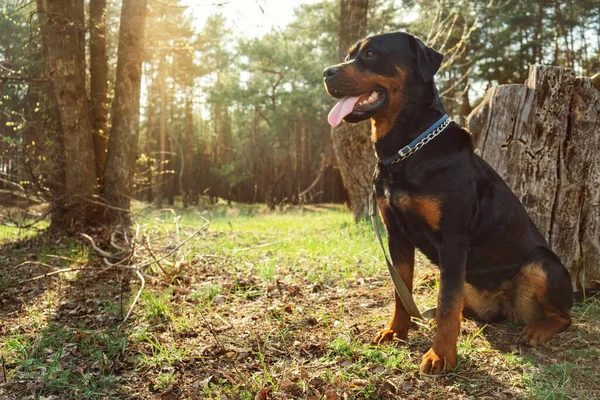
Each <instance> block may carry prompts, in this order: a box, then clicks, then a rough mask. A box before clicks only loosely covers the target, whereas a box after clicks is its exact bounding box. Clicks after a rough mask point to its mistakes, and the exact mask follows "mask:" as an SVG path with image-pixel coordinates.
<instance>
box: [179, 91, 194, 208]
mask: <svg viewBox="0 0 600 400" xmlns="http://www.w3.org/2000/svg"><path fill="white" fill-rule="evenodd" d="M185 91H186V100H185V128H184V136H183V149H182V151H181V153H182V154H181V163H182V164H181V182H180V190H181V194H182V200H183V206H184V207H187V206H188V205H189V204H190V201H191V194H192V160H193V158H194V107H193V101H194V100H193V99H194V90H193V86H192V85H191V84H190V86H187V87H186V88H185Z"/></svg>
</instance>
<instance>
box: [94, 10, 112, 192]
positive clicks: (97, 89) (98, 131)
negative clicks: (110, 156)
mask: <svg viewBox="0 0 600 400" xmlns="http://www.w3.org/2000/svg"><path fill="white" fill-rule="evenodd" d="M90 107H91V109H90V117H91V124H92V131H93V135H94V136H93V138H94V153H95V156H96V173H97V175H98V179H99V180H101V179H102V176H103V174H104V164H105V162H106V149H107V144H108V52H107V49H106V0H90Z"/></svg>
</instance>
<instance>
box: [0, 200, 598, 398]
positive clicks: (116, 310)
mask: <svg viewBox="0 0 600 400" xmlns="http://www.w3.org/2000/svg"><path fill="white" fill-rule="evenodd" d="M135 206H136V207H137V208H138V211H140V214H138V216H137V219H136V222H137V224H139V231H140V232H141V234H142V235H145V236H148V237H149V238H150V240H151V243H152V251H153V253H154V255H155V256H157V257H161V256H162V255H164V254H166V253H167V252H169V251H171V250H172V249H173V248H174V247H175V244H177V243H180V242H181V241H183V240H184V239H185V238H187V237H188V236H189V235H190V234H191V233H192V232H194V231H195V230H196V229H198V228H199V227H200V226H202V225H203V224H204V223H205V221H204V220H203V219H202V218H201V217H202V216H203V217H206V218H207V219H209V220H210V226H209V228H208V229H207V230H205V231H203V232H200V233H199V234H198V235H197V236H196V237H194V238H193V239H192V240H191V241H190V242H189V243H188V244H187V245H185V246H183V247H181V248H179V249H177V250H176V251H174V252H173V254H172V255H170V256H169V257H167V258H166V259H165V260H163V261H161V266H158V265H157V264H154V265H152V266H150V267H148V268H146V269H145V271H144V272H145V274H146V287H145V289H144V290H143V291H142V294H141V297H140V299H139V301H138V303H137V304H136V306H135V308H134V312H133V314H132V316H131V318H130V319H129V320H128V322H127V324H125V325H124V327H123V330H122V332H120V333H117V331H116V328H117V327H118V326H119V324H120V321H121V319H122V318H123V315H124V314H125V313H126V312H127V310H128V308H129V306H130V305H131V302H132V301H133V298H134V296H135V294H136V293H137V290H138V288H139V280H138V279H137V278H136V276H135V275H133V274H131V273H130V272H127V271H124V270H115V271H113V272H114V274H113V275H111V276H110V277H105V276H102V277H93V278H92V279H90V280H89V281H86V280H85V279H84V278H85V276H86V273H89V274H95V273H96V271H97V270H96V269H94V270H90V271H89V272H86V273H83V272H78V273H68V274H61V275H56V276H54V277H53V278H52V279H44V280H41V281H39V283H36V284H27V285H24V286H23V287H13V286H11V287H9V288H8V289H7V290H10V291H9V292H6V293H7V294H6V295H5V296H4V299H5V300H6V303H7V304H14V300H15V299H21V298H22V299H23V301H22V303H23V304H22V307H20V308H19V307H16V306H14V305H13V306H12V308H7V309H6V310H4V309H2V308H1V307H3V306H2V304H4V303H0V313H2V315H3V316H5V317H6V321H3V323H4V325H3V327H7V328H4V330H3V331H0V349H1V351H2V356H3V358H4V360H5V363H6V365H7V367H6V369H7V374H8V376H7V378H8V380H9V381H16V380H18V379H23V380H25V381H26V382H34V383H35V384H32V385H30V386H31V388H32V389H31V388H30V389H28V388H27V385H25V387H24V388H21V389H20V390H22V391H23V392H22V393H25V394H26V395H33V396H34V398H35V396H38V397H39V396H45V397H48V396H58V397H59V398H61V399H63V398H65V399H68V398H72V399H87V398H90V399H95V398H97V399H100V398H128V397H136V396H137V397H140V398H153V397H160V396H162V395H164V396H168V392H169V391H170V390H173V391H175V392H178V393H180V397H181V398H203V399H219V400H221V399H223V398H225V399H254V398H255V397H256V396H257V393H259V392H261V391H263V390H264V391H267V392H269V393H271V394H270V395H269V396H271V395H274V393H276V392H280V393H286V395H288V396H292V397H293V398H300V399H304V398H309V397H311V396H313V398H322V397H323V396H324V395H325V393H330V395H331V396H333V395H332V393H337V394H339V395H343V396H345V397H347V398H352V399H387V398H406V397H411V396H412V397H415V398H448V399H454V398H480V397H485V396H492V395H496V394H502V395H506V396H507V398H534V399H563V398H564V399H567V398H575V397H576V398H593V397H594V393H597V391H598V390H600V378H597V376H599V374H598V373H597V371H598V367H597V365H598V361H600V358H599V355H600V351H599V350H597V349H598V348H600V343H599V342H600V325H599V323H598V320H600V301H598V299H595V298H589V299H586V300H585V301H583V302H581V303H577V304H576V305H575V306H574V309H573V320H574V325H573V327H572V328H571V329H570V330H569V331H567V332H565V333H563V334H560V335H558V336H557V338H556V339H553V340H552V341H551V342H550V343H549V344H547V345H545V346H542V347H539V348H537V349H528V348H525V347H523V346H521V345H520V344H518V334H519V329H520V328H519V327H515V326H512V325H510V324H491V325H480V324H479V325H478V324H476V323H474V322H472V321H464V322H463V324H462V329H461V336H460V338H459V342H458V368H457V369H456V370H454V371H452V373H451V374H448V375H446V376H445V377H443V378H440V379H431V378H428V377H423V376H420V374H419V372H418V366H419V363H420V359H421V356H422V355H423V353H424V352H425V351H427V349H428V348H429V346H430V345H431V341H432V339H433V335H434V332H435V327H434V324H433V323H421V324H419V326H418V329H414V330H411V331H410V333H409V338H408V341H407V342H406V343H400V342H393V343H390V344H386V345H382V346H372V345H371V344H370V340H371V339H372V338H373V336H374V335H375V333H376V332H377V330H378V329H381V328H383V326H384V325H385V323H386V322H387V321H388V319H389V317H390V315H391V312H392V309H393V298H392V296H391V283H390V281H389V277H388V275H387V270H386V268H385V264H384V262H383V257H382V254H381V250H380V249H379V247H378V245H377V242H376V240H375V238H374V234H373V232H372V228H371V226H370V224H368V223H366V222H361V223H358V224H355V223H354V221H353V218H352V216H351V215H350V213H349V212H348V211H347V210H345V209H344V208H343V207H341V206H332V205H323V206H310V207H305V208H304V209H300V208H297V207H288V208H284V209H283V210H279V211H277V212H274V213H271V212H266V210H265V208H264V207H263V206H246V205H234V206H231V207H228V206H226V205H223V204H219V205H217V206H214V207H208V208H203V207H197V208H194V207H190V208H188V209H181V208H177V209H176V210H175V211H176V216H174V215H173V213H172V212H171V211H157V210H154V209H152V207H145V208H144V209H141V210H140V208H141V204H139V203H138V204H136V205H135ZM0 232H7V231H6V230H4V231H0ZM17 237H18V236H13V239H15V238H17ZM137 251H138V259H136V260H135V262H137V263H139V262H141V261H146V260H148V259H150V258H151V256H150V255H149V254H147V253H146V252H145V248H144V247H143V246H142V245H140V246H138V248H137ZM31 254H32V250H31V249H30V248H25V249H20V250H14V251H12V252H11V253H10V255H7V256H4V255H2V257H5V258H4V259H3V258H0V262H2V260H6V261H7V262H6V263H5V264H7V265H8V266H9V268H12V266H14V265H17V264H20V263H22V262H23V261H26V260H30V259H31V260H33V261H41V262H43V263H47V264H49V265H51V266H52V268H55V269H58V268H68V267H77V266H92V267H95V268H97V267H99V266H101V267H102V268H104V267H105V264H103V263H102V261H101V260H99V259H98V258H97V257H96V256H95V255H94V254H93V251H90V250H89V248H88V247H87V245H86V244H83V243H82V242H79V241H77V240H71V239H67V240H61V241H60V242H59V243H54V242H52V241H48V240H45V241H41V242H40V243H39V244H36V247H35V258H30V257H31ZM56 255H58V256H60V257H61V258H56V257H53V256H56ZM416 261H417V262H416V282H417V285H416V292H417V302H418V304H419V306H420V307H421V308H422V309H425V308H427V307H428V306H432V305H435V303H436V296H435V293H436V292H437V290H438V288H439V283H438V281H437V278H436V275H435V269H432V268H430V267H429V265H428V263H427V261H426V260H424V259H423V257H422V256H421V255H418V257H417V260H416ZM40 273H42V272H41V270H40V269H39V267H38V266H36V265H33V264H28V265H24V266H23V267H19V268H18V269H16V270H15V271H14V272H13V273H12V274H10V275H8V274H4V273H3V270H0V285H2V282H13V283H14V282H18V281H22V280H25V279H27V278H30V277H31V276H35V275H39V274H40ZM91 276H94V275H91ZM109 278H110V280H108V281H106V282H105V279H109ZM36 285H37V286H36ZM102 285H107V287H103V286H102ZM32 288H37V289H39V292H35V291H34V292H35V293H34V295H33V297H27V296H30V295H31V294H30V291H31V289H32ZM109 289H110V290H109ZM1 290H2V289H1V287H0V291H1ZM88 299H89V300H91V301H92V303H93V304H92V305H90V306H89V308H87V309H86V310H87V311H86V312H87V313H90V314H91V315H94V316H95V315H97V316H98V318H100V317H101V318H103V321H104V320H106V321H109V322H107V323H104V324H103V325H102V326H100V325H99V326H88V325H86V324H84V323H82V322H81V321H80V320H77V319H73V320H70V319H69V318H70V317H69V313H68V312H69V310H72V309H73V308H72V305H73V304H75V305H77V304H79V302H82V303H83V304H86V303H87V301H88ZM11 302H12V303H11ZM65 303H68V304H69V305H70V306H69V307H66V309H64V310H62V311H63V312H62V314H61V317H60V318H58V314H59V311H60V310H61V308H64V307H63V306H64V304H65ZM15 307H16V308H15ZM15 310H16V311H15ZM80 317H81V316H80ZM83 317H85V315H84V316H83ZM73 318H75V317H73ZM92 325H93V324H92ZM19 393H21V392H19ZM164 393H167V394H164ZM4 394H5V393H4V392H2V389H1V388H0V397H1V396H2V395H4ZM25 394H24V395H23V396H21V397H24V396H25ZM502 395H499V396H500V397H502ZM16 398H19V397H16ZM259 398H260V396H259ZM11 400H12V399H11Z"/></svg>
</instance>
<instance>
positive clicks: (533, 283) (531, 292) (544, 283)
mask: <svg viewBox="0 0 600 400" xmlns="http://www.w3.org/2000/svg"><path fill="white" fill-rule="evenodd" d="M572 305H573V287H572V285H571V279H570V277H569V273H568V271H567V269H566V268H565V267H564V266H563V265H562V263H561V262H560V260H559V259H558V257H557V256H556V255H555V254H554V253H552V252H551V251H550V250H548V249H545V248H538V249H536V250H535V251H534V252H533V253H532V254H530V256H529V257H528V259H527V260H526V262H525V263H524V264H523V267H522V268H521V271H519V273H518V275H517V276H516V285H515V297H514V303H513V305H512V307H511V309H510V310H509V311H508V314H509V315H507V316H508V318H509V319H510V320H513V321H515V322H517V321H518V320H520V321H522V322H525V324H526V326H525V328H523V332H522V336H521V337H522V341H523V342H525V343H527V344H529V345H531V346H536V345H538V344H542V343H545V342H546V341H547V340H548V339H550V338H551V337H552V336H553V335H554V334H555V333H559V332H563V331H565V330H566V329H567V328H569V326H570V325H571V316H570V314H569V310H570V309H571V306H572Z"/></svg>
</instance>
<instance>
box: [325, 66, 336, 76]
mask: <svg viewBox="0 0 600 400" xmlns="http://www.w3.org/2000/svg"><path fill="white" fill-rule="evenodd" d="M337 72H338V69H337V68H336V67H329V68H325V71H323V76H325V78H331V77H332V76H334V75H335V74H337Z"/></svg>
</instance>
